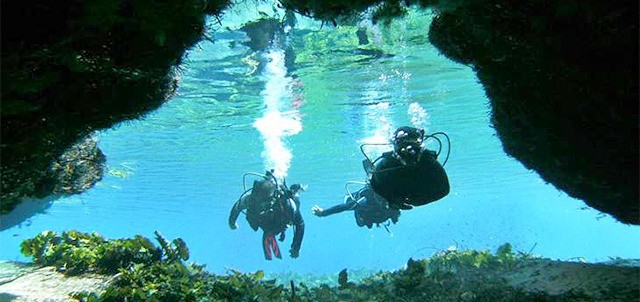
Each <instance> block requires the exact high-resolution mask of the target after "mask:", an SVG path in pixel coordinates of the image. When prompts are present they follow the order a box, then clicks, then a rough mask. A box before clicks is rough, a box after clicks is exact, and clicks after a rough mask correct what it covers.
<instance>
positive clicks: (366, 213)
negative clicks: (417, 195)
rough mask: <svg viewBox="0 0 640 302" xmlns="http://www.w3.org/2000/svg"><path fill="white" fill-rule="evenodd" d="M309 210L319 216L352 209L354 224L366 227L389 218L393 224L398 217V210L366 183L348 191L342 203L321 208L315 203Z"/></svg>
mask: <svg viewBox="0 0 640 302" xmlns="http://www.w3.org/2000/svg"><path fill="white" fill-rule="evenodd" d="M311 211H312V212H313V214H314V215H316V216H319V217H325V216H329V215H333V214H337V213H341V212H344V211H353V214H354V216H355V219H356V224H358V226H359V227H363V226H367V227H368V228H371V227H372V226H373V224H376V225H379V224H380V223H384V222H386V221H387V220H391V222H393V223H394V224H395V223H396V222H398V218H399V217H400V210H398V209H395V208H390V207H389V204H388V202H387V201H386V200H384V198H382V196H380V195H378V194H376V193H375V192H374V191H373V190H372V189H371V186H369V185H368V184H367V185H365V186H364V187H363V188H362V189H360V190H358V191H357V192H356V193H355V194H351V193H350V192H348V193H347V195H346V196H345V202H344V203H342V204H339V205H335V206H333V207H330V208H328V209H322V208H321V207H320V206H317V205H315V206H313V208H311ZM385 227H386V226H385Z"/></svg>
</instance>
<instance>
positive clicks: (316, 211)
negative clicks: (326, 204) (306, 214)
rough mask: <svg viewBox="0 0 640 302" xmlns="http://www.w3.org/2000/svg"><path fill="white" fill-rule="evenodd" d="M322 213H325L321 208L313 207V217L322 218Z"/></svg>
mask: <svg viewBox="0 0 640 302" xmlns="http://www.w3.org/2000/svg"><path fill="white" fill-rule="evenodd" d="M322 211H324V210H323V209H322V208H321V207H320V206H317V205H315V206H313V207H311V212H312V213H313V215H316V216H322Z"/></svg>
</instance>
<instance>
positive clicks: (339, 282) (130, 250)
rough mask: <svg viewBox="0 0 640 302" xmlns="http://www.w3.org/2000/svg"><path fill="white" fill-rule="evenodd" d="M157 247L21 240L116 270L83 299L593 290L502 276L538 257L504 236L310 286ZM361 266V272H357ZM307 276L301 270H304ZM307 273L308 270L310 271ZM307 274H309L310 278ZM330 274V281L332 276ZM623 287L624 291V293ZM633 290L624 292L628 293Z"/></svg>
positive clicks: (470, 297) (68, 235)
mask: <svg viewBox="0 0 640 302" xmlns="http://www.w3.org/2000/svg"><path fill="white" fill-rule="evenodd" d="M155 235H156V238H155V239H156V241H157V242H158V245H159V246H155V245H154V244H152V243H151V241H150V240H149V239H147V238H145V237H142V236H135V237H134V238H133V239H114V240H106V239H104V238H103V237H101V236H100V235H98V234H96V233H93V234H88V233H81V232H77V231H66V232H63V233H62V235H58V234H56V233H55V232H51V231H45V232H43V233H41V234H39V235H37V236H36V237H35V238H32V239H28V240H25V241H24V242H23V243H22V252H23V253H24V254H25V255H27V256H32V257H33V259H34V262H35V263H36V264H39V265H43V266H45V265H53V266H55V267H56V268H57V269H58V271H60V272H62V273H64V274H67V275H70V274H81V273H84V272H96V273H100V274H110V275H115V278H114V279H113V281H112V282H111V283H110V284H109V286H108V287H107V288H106V289H105V291H104V292H102V293H89V292H81V293H75V294H73V297H74V298H75V299H78V300H81V301H587V300H593V299H592V298H594V297H591V296H590V294H588V293H586V292H582V291H580V289H568V290H567V291H566V292H565V293H563V294H560V295H555V296H552V295H549V294H547V293H544V292H528V291H527V290H525V289H522V288H516V287H514V286H513V285H510V284H509V283H508V282H507V281H506V279H505V278H504V277H503V273H504V272H507V271H508V270H509V269H513V268H514V267H516V266H518V265H521V264H523V262H526V261H536V260H535V259H533V260H532V258H533V257H532V256H531V255H529V254H528V253H514V251H513V248H512V246H511V245H510V244H509V243H506V244H504V245H502V246H500V247H499V248H498V249H497V252H496V253H491V252H490V251H488V250H484V251H474V250H463V251H458V250H457V249H456V248H449V249H447V250H445V251H442V252H438V253H436V254H435V255H434V256H432V257H431V258H427V259H420V260H414V259H409V261H408V262H407V265H406V267H404V268H402V269H400V270H398V271H395V272H382V271H381V272H378V273H375V274H372V275H370V276H369V277H366V278H363V279H361V280H359V281H353V280H349V279H350V278H349V275H350V274H349V272H348V271H347V269H344V270H342V271H341V272H340V273H339V274H337V276H336V277H335V278H329V279H330V280H331V281H332V282H329V283H333V284H332V285H329V284H326V283H324V284H319V285H314V286H308V285H306V284H305V283H304V282H301V281H308V280H311V279H309V278H306V277H305V278H302V279H304V280H301V279H299V278H298V279H297V280H294V279H295V276H298V275H295V274H292V275H290V276H288V277H292V278H291V279H290V280H288V282H289V283H286V282H284V280H282V279H280V280H276V279H265V274H264V272H263V271H257V272H255V273H243V272H240V271H237V270H233V269H232V270H229V271H228V272H227V273H226V274H225V275H215V274H212V273H209V272H207V271H206V270H205V266H204V265H198V264H195V263H190V264H186V263H185V261H186V260H188V259H189V250H188V248H187V246H186V243H185V242H184V241H183V240H182V239H180V238H177V239H174V240H173V241H168V240H166V239H165V238H164V237H163V236H162V235H161V234H160V233H159V232H156V233H155ZM356 272H357V271H356ZM300 276H302V275H300ZM307 277H308V276H307ZM307 279H308V280H307ZM329 279H327V280H329ZM624 290H626V289H623V290H621V292H624ZM632 294H633V293H631V292H629V294H626V296H625V295H623V296H625V297H627V296H630V295H632Z"/></svg>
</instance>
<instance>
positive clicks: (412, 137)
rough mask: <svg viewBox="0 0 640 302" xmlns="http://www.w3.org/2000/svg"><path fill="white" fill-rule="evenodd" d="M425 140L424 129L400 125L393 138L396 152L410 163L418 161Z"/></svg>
mask: <svg viewBox="0 0 640 302" xmlns="http://www.w3.org/2000/svg"><path fill="white" fill-rule="evenodd" d="M423 140H424V130H423V129H419V128H414V127H408V126H405V127H400V128H398V129H397V130H396V131H395V132H394V133H393V137H392V139H391V142H392V143H393V150H394V151H395V153H396V154H397V155H398V156H399V157H400V158H401V159H403V160H404V161H405V162H406V163H408V164H414V163H416V162H417V161H418V158H419V155H420V151H421V150H422V142H423Z"/></svg>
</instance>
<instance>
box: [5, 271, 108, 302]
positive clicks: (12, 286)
mask: <svg viewBox="0 0 640 302" xmlns="http://www.w3.org/2000/svg"><path fill="white" fill-rule="evenodd" d="M113 278H114V277H113V276H104V275H96V274H84V275H81V276H65V275H63V274H61V273H59V272H57V271H56V269H55V268H54V267H43V268H39V269H36V270H33V271H30V272H27V273H24V274H22V275H20V276H19V277H17V278H15V279H13V280H11V281H9V282H7V283H1V284H0V300H1V301H16V302H21V301H49V302H59V301H77V300H76V299H73V298H72V295H73V294H75V293H81V292H94V293H98V294H100V293H102V292H104V290H105V289H106V288H107V286H108V285H109V283H110V282H111V281H112V280H113Z"/></svg>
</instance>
